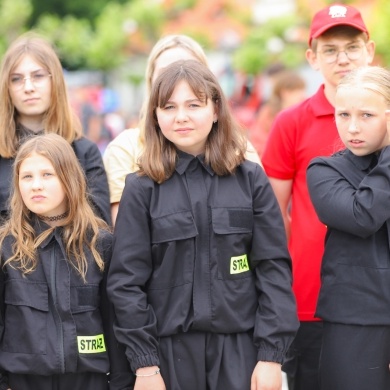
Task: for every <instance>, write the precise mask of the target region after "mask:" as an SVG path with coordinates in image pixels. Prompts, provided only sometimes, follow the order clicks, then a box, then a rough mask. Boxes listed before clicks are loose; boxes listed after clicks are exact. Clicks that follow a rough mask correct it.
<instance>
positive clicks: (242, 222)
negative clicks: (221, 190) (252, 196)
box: [211, 207, 253, 234]
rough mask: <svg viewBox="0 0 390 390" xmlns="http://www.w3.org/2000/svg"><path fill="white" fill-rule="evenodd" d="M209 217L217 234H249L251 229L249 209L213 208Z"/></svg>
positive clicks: (250, 209) (251, 217) (250, 210)
mask: <svg viewBox="0 0 390 390" xmlns="http://www.w3.org/2000/svg"><path fill="white" fill-rule="evenodd" d="M211 217H212V223H213V230H214V232H215V233H217V234H232V233H251V232H252V229H253V211H252V208H249V207H214V208H212V209H211Z"/></svg>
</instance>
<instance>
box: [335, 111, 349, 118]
mask: <svg viewBox="0 0 390 390" xmlns="http://www.w3.org/2000/svg"><path fill="white" fill-rule="evenodd" d="M337 117H339V118H342V119H345V118H349V114H348V113H347V112H344V111H340V112H338V113H337Z"/></svg>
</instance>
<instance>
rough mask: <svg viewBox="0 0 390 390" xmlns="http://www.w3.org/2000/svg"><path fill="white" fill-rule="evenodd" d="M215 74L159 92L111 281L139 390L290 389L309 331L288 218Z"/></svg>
mask: <svg viewBox="0 0 390 390" xmlns="http://www.w3.org/2000/svg"><path fill="white" fill-rule="evenodd" d="M245 150H246V139H245V137H243V135H242V133H241V132H240V131H239V129H238V126H237V125H236V123H235V122H234V120H233V118H232V116H231V114H230V111H229V108H228V103H227V102H226V99H225V97H224V95H223V93H222V91H221V88H220V86H219V84H218V82H217V80H216V77H215V76H214V75H213V73H212V72H211V71H210V70H209V69H208V68H207V67H206V66H205V65H203V64H200V63H199V62H197V61H192V60H188V61H178V62H175V63H173V64H171V65H169V66H168V67H167V68H166V69H165V70H164V71H163V72H162V73H161V74H160V75H159V77H158V78H157V79H156V81H155V82H154V83H153V86H152V92H151V96H150V100H149V102H148V107H147V112H146V127H145V150H144V153H143V154H142V156H141V159H140V171H139V172H138V173H132V174H130V175H128V176H127V179H126V185H125V189H124V193H123V196H122V199H121V202H120V205H119V213H118V219H117V222H116V227H115V234H114V235H115V244H114V250H113V258H112V265H111V268H110V271H109V277H108V293H109V297H110V299H111V300H112V302H113V303H114V307H115V312H116V316H117V323H116V324H115V325H114V329H115V333H116V336H117V338H118V340H119V341H120V342H121V343H123V344H124V345H125V346H126V354H127V358H128V360H129V362H130V364H131V367H132V370H133V371H134V372H135V374H136V376H137V379H136V383H135V389H138V390H143V389H153V390H162V389H169V390H183V389H186V390H206V389H212V390H222V389H223V390H226V389H229V390H244V389H250V388H251V389H253V390H260V389H263V388H267V389H281V386H282V378H281V363H282V362H283V360H284V357H285V353H286V351H287V349H288V347H289V345H290V343H291V341H292V339H293V337H294V334H295V332H296V330H297V327H298V321H297V317H296V308H295V301H294V297H293V294H292V290H291V268H290V267H291V264H290V258H289V254H288V251H287V246H286V236H285V230H284V225H283V220H282V218H281V214H280V209H279V206H278V204H277V201H276V199H275V197H274V194H273V192H272V190H271V187H270V185H269V183H268V180H267V178H266V176H265V174H264V172H263V170H262V168H261V167H260V165H259V164H255V163H252V162H250V161H246V160H245V157H244V154H245Z"/></svg>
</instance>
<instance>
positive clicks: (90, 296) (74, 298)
mask: <svg viewBox="0 0 390 390" xmlns="http://www.w3.org/2000/svg"><path fill="white" fill-rule="evenodd" d="M70 295H71V297H70V302H71V311H72V313H83V312H86V311H93V310H96V309H97V308H98V307H99V302H100V290H99V286H97V285H96V286H94V285H89V286H72V287H71V289H70Z"/></svg>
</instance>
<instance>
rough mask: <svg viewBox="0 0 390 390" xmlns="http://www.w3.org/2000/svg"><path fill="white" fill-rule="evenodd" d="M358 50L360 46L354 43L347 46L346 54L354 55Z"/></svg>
mask: <svg viewBox="0 0 390 390" xmlns="http://www.w3.org/2000/svg"><path fill="white" fill-rule="evenodd" d="M359 50H360V45H359V44H357V43H354V44H352V45H349V46H348V47H347V49H346V51H347V52H350V53H354V52H356V51H359Z"/></svg>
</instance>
